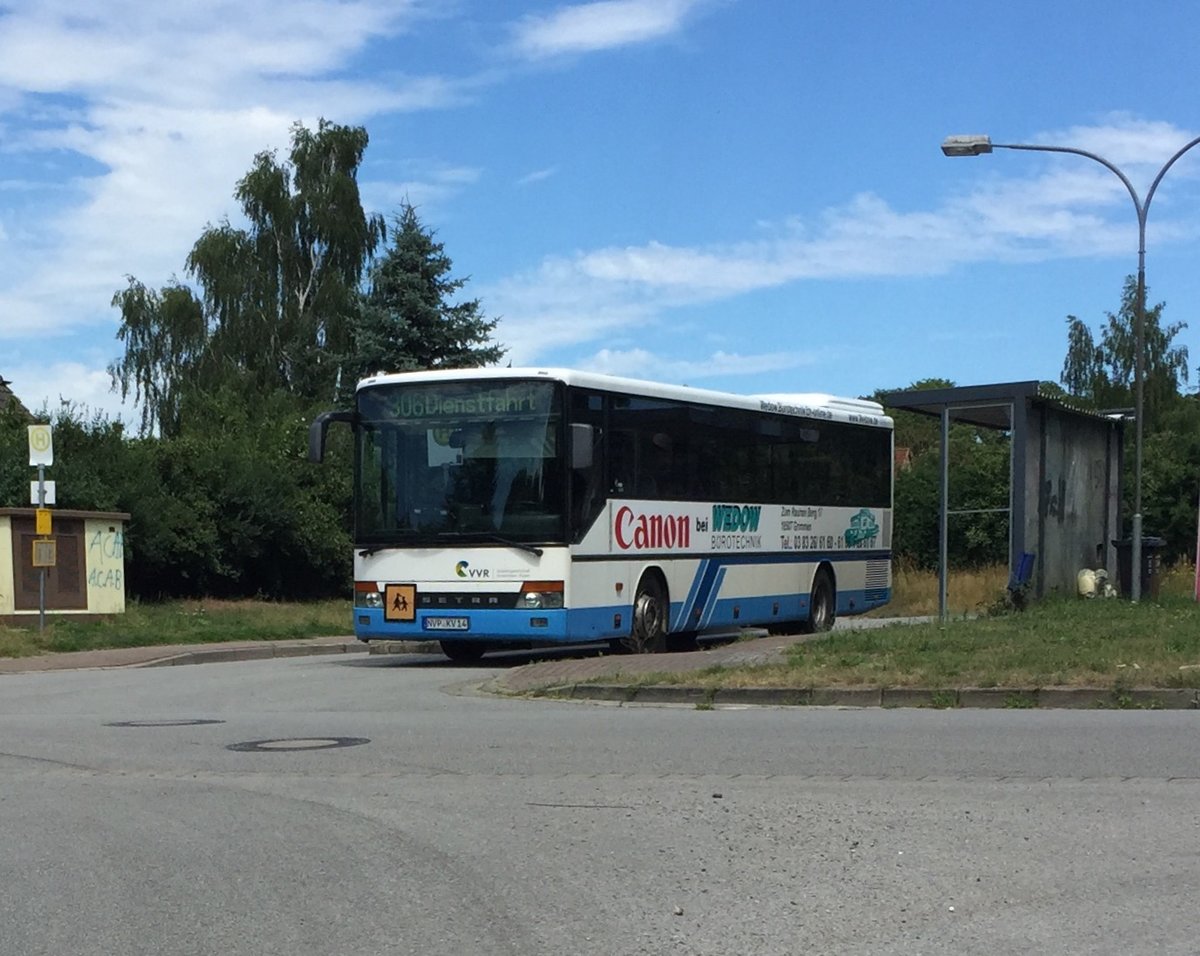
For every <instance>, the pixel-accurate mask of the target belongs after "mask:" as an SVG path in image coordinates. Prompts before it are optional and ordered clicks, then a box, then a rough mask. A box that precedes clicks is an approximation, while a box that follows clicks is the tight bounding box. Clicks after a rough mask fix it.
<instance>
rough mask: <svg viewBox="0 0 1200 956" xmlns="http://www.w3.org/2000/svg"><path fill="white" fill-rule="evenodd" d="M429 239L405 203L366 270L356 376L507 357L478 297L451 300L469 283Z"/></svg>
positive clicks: (484, 362) (440, 246)
mask: <svg viewBox="0 0 1200 956" xmlns="http://www.w3.org/2000/svg"><path fill="white" fill-rule="evenodd" d="M434 235H435V234H434V232H433V230H431V229H428V228H427V227H425V226H424V225H423V224H422V223H421V220H420V219H419V218H418V216H417V212H416V210H415V209H414V208H413V207H412V206H411V205H410V204H405V205H404V206H403V207H402V208H401V211H400V214H399V215H398V216H396V218H395V221H394V223H393V227H392V237H391V245H390V248H389V249H388V250H387V252H386V254H385V255H384V256H383V257H382V258H380V259H379V260H378V261H377V262H376V263H375V264H374V266H373V267H372V268H371V273H370V290H369V291H368V293H367V295H366V297H365V298H364V301H363V303H362V310H361V313H360V315H359V319H358V324H357V329H356V336H355V344H354V356H353V362H352V363H351V364H352V370H353V372H354V376H353V377H354V378H361V377H364V376H366V375H369V374H371V373H372V372H378V371H389V372H401V371H407V370H410V369H428V368H466V367H471V366H478V365H489V364H494V363H495V362H498V361H499V360H500V358H501V356H503V355H504V349H503V348H502V347H501V346H499V345H497V344H495V343H493V342H491V341H490V336H491V333H492V331H493V330H494V329H495V327H496V321H495V320H494V319H487V318H485V317H484V316H483V314H482V306H481V305H480V302H479V300H478V299H471V300H468V301H465V302H458V303H451V299H452V298H453V297H454V296H455V295H456V294H457V293H458V292H459V291H460V290H461V289H462V288H463V286H464V285H466V281H467V280H466V279H455V278H452V277H451V274H450V272H451V269H452V268H453V263H452V262H451V260H450V257H449V256H448V255H447V254H446V251H445V248H444V246H443V244H442V243H440V242H437V241H435V239H434ZM347 384H348V383H347Z"/></svg>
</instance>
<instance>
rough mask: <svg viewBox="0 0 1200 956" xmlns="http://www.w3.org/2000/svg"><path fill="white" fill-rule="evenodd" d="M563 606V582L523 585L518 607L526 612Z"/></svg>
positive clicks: (537, 582) (536, 582) (540, 582)
mask: <svg viewBox="0 0 1200 956" xmlns="http://www.w3.org/2000/svg"><path fill="white" fill-rule="evenodd" d="M562 606H563V583H562V581H526V582H525V583H524V584H522V585H521V595H520V598H519V599H518V601H517V607H519V608H522V609H524V610H545V609H547V608H561V607H562Z"/></svg>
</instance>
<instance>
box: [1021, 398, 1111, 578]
mask: <svg viewBox="0 0 1200 956" xmlns="http://www.w3.org/2000/svg"><path fill="white" fill-rule="evenodd" d="M1028 416H1029V418H1028V431H1027V432H1026V434H1027V436H1028V439H1029V444H1028V445H1027V447H1026V461H1025V475H1024V479H1025V480H1024V483H1025V502H1026V507H1025V549H1026V550H1027V551H1033V552H1035V553H1036V554H1037V560H1036V564H1035V565H1034V583H1035V593H1036V594H1037V595H1038V596H1039V597H1040V596H1044V595H1045V594H1049V593H1053V592H1055V591H1057V592H1060V593H1066V594H1074V593H1075V586H1076V585H1075V579H1076V575H1077V574H1078V572H1079V571H1080V569H1082V568H1105V569H1106V570H1107V571H1108V573H1109V576H1110V578H1111V580H1112V581H1113V583H1114V584H1115V583H1116V577H1117V564H1116V551H1115V549H1114V548H1113V547H1112V539H1114V538H1118V537H1120V536H1121V530H1120V525H1119V524H1118V522H1119V518H1120V507H1119V506H1120V485H1119V476H1120V455H1121V443H1120V438H1119V434H1120V433H1119V427H1118V426H1117V425H1116V424H1115V423H1113V422H1109V421H1107V420H1104V419H1100V418H1096V417H1094V416H1089V415H1082V414H1078V413H1075V412H1071V411H1069V410H1065V409H1062V408H1059V407H1057V406H1051V405H1044V404H1041V403H1037V402H1032V403H1030V405H1029V406H1028Z"/></svg>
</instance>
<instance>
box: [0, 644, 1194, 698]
mask: <svg viewBox="0 0 1200 956" xmlns="http://www.w3.org/2000/svg"><path fill="white" fill-rule="evenodd" d="M813 639H814V637H813V636H806V635H799V634H795V635H786V636H780V637H762V638H756V639H753V640H742V641H734V642H732V643H728V644H716V645H709V646H708V647H706V648H705V649H703V650H698V651H688V652H685V653H680V654H645V655H640V654H634V655H621V654H598V653H597V652H596V651H595V650H594V649H591V648H588V649H581V651H580V653H581V655H584V656H580V657H568V658H558V659H553V660H543V661H535V662H533V663H530V664H524V665H522V666H519V667H509V668H507V669H503V670H499V671H498V672H497V673H495V674H494V676H493V677H492V678H491V679H489V680H487V681H485V682H484V683H483V684H482V685H481V689H482V690H483V691H485V692H490V693H494V694H501V695H509V696H523V695H546V696H551V697H558V698H566V699H573V700H593V701H607V702H611V703H619V704H629V703H639V704H690V705H692V706H697V707H713V706H720V705H725V706H729V705H736V706H747V705H757V706H796V705H812V706H827V707H829V706H833V707H925V708H936V709H954V708H967V707H972V708H975V707H987V708H1004V709H1024V708H1035V707H1036V708H1056V709H1065V708H1087V709H1096V708H1105V709H1135V710H1136V709H1148V710H1197V709H1200V691H1197V690H1195V689H1184V688H1180V689H1158V688H1139V689H1131V690H1126V691H1122V692H1120V693H1119V694H1118V693H1117V692H1115V691H1113V690H1112V689H1111V688H1099V687H1007V688H995V687H993V688H976V687H951V688H929V687H729V688H717V689H712V688H706V687H701V686H699V684H698V683H696V684H690V685H689V684H687V683H680V684H666V683H637V681H638V680H640V679H644V678H645V677H646V676H647V675H656V674H664V675H665V674H673V675H674V674H686V673H690V672H699V671H703V670H706V669H707V668H710V667H717V666H741V665H747V664H770V663H776V662H782V661H783V659H784V656H785V654H786V651H787V649H788V648H789V647H791V646H792V645H793V644H795V643H798V642H800V641H805V640H813ZM367 650H368V648H367V646H366V645H365V644H362V643H361V642H359V641H357V640H355V639H353V638H350V637H316V638H311V639H308V640H290V641H235V642H228V643H219V644H174V645H163V646H159V647H129V648H118V649H113V650H102V651H77V652H69V653H63V654H44V655H40V656H37V657H4V658H0V678H2V675H4V674H22V673H32V672H35V671H58V670H82V669H89V668H122V667H166V666H173V665H181V664H204V663H215V662H224V661H249V660H265V659H269V658H274V657H301V656H307V655H314V654H351V653H366V652H367ZM370 653H371V654H373V655H385V654H429V653H434V649H433V648H432V647H431V646H429V645H428V644H414V643H410V642H377V643H375V644H372V645H371V647H370ZM497 665H498V666H501V667H502V666H503V664H502V663H501V662H500V661H496V662H494V663H493V664H491V665H489V659H488V658H484V660H483V663H482V664H481V665H476V666H481V667H489V666H493V667H495V666H497ZM447 666H455V665H449V664H448V665H447Z"/></svg>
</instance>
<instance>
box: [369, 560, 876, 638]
mask: <svg viewBox="0 0 1200 956" xmlns="http://www.w3.org/2000/svg"><path fill="white" fill-rule="evenodd" d="M719 577H720V575H719V574H717V575H716V577H715V578H714V581H715V580H716V579H718V578H719ZM715 593H716V592H715V589H714V590H712V591H710V597H711V598H712V600H710V601H709V602H707V605H706V612H704V618H705V619H704V621H703V624H702V626H701V625H692V626H690V627H688V626H686V625H685V626H677V627H676V628H674V630H701V631H713V630H721V629H733V628H738V627H765V626H766V625H767V624H768V623H771V622H772V621H798V620H801V619H803V617H804V616H805V614H806V611H807V606H808V595H807V594H804V595H797V594H767V595H763V596H761V597H739V598H716V597H715ZM890 597H891V589H890V588H870V589H855V590H852V591H839V592H838V613H839V614H847V613H855V614H857V613H861V612H863V611H867V610H870V609H871V608H873V607H878V606H880V605H882V604H886V603H887V601H888V599H889V598H890ZM776 605H778V607H779V611H778V613H773V612H774V610H775V606H776ZM672 611H673V612H674V613H673V615H672V616H673V617H674V618H675V620H676V621H683V620H684V618H683V615H682V611H683V606H682V605H676V606H674V607H673V608H672ZM735 611H736V612H737V613H736V614H735V613H734V612H735ZM629 612H630V609H629V607H628V606H627V605H619V604H618V605H610V606H606V607H593V608H577V609H573V610H566V611H530V610H526V609H521V610H516V609H504V610H485V611H479V610H472V611H467V612H464V613H463V614H461V615H443V614H431V615H429V616H431V617H466V618H468V619H469V620H470V622H471V627H470V629H469V630H466V631H429V630H425V629H424V628H423V627H422V625H421V618H420V617H419V618H418V620H417V621H416V622H413V623H407V624H401V623H398V622H385V621H384V620H383V612H382V611H381V610H379V609H377V608H375V609H370V608H355V609H354V618H355V632H356V634H357V636H358V639H359V640H360V641H373V640H392V641H397V640H403V641H429V642H435V641H439V640H447V641H452V640H485V641H495V642H496V643H503V642H505V641H515V642H524V641H529V642H533V643H545V644H567V643H576V644H585V643H590V642H595V641H607V640H612V639H613V638H618V637H625V636H626V635H627V634H628V633H629V624H630V621H629ZM418 613H419V614H421V615H422V616H423V615H424V612H418ZM617 616H620V620H621V626H620V627H614V624H613V622H614V620H616V618H617ZM535 617H537V618H543V619H545V621H546V626H545V627H534V626H532V624H531V623H530V619H531V618H535ZM360 619H366V621H367V623H365V624H364V623H361V620H360Z"/></svg>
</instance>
